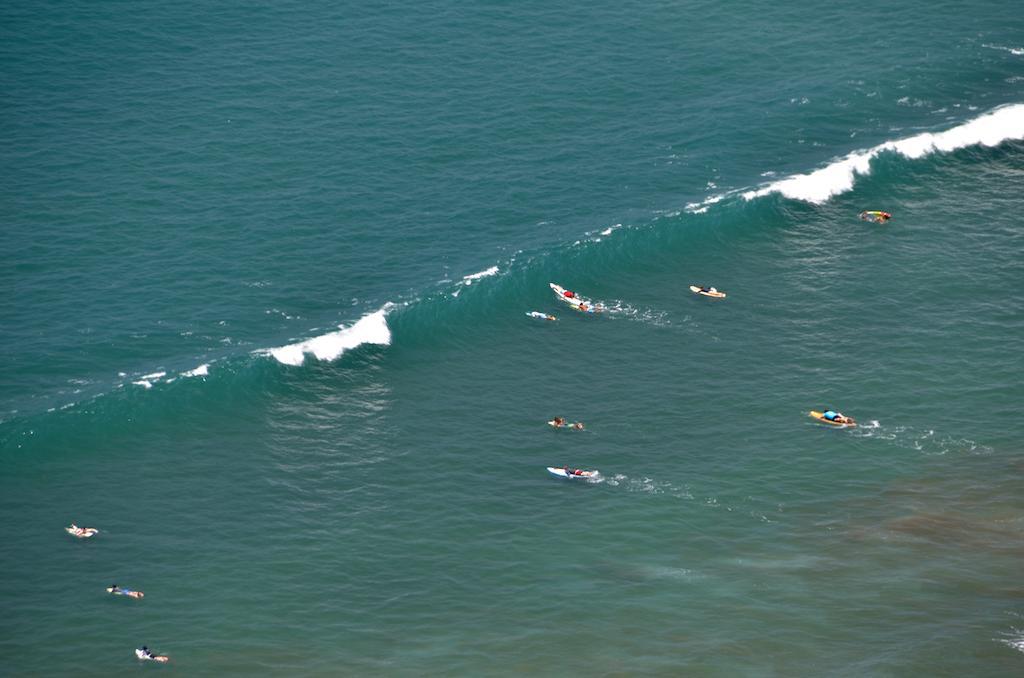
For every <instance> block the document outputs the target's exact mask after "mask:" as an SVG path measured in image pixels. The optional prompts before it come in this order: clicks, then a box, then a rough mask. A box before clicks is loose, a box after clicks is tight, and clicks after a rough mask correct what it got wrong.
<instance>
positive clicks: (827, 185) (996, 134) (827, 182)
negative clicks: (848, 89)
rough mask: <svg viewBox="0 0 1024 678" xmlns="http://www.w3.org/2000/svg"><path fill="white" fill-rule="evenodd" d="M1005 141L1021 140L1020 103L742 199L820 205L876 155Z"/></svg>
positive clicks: (1023, 116) (918, 154) (848, 185)
mask: <svg viewBox="0 0 1024 678" xmlns="http://www.w3.org/2000/svg"><path fill="white" fill-rule="evenodd" d="M1009 139H1024V104H1012V105H1009V106H1003V107H1001V108H997V109H995V110H994V111H991V112H989V113H986V114H984V115H982V116H979V117H977V118H975V119H974V120H970V121H968V122H965V123H964V124H962V125H958V126H957V127H953V128H952V129H948V130H946V131H945V132H937V133H934V134H933V133H931V132H925V133H923V134H918V135H916V136H912V137H907V138H905V139H897V140H896V141H886V142H885V143H883V144H879V145H878V146H875V147H874V148H869V149H867V150H861V151H854V152H852V153H850V154H848V155H846V156H845V157H843V158H841V159H839V160H836V161H835V162H833V163H831V164H829V165H826V166H825V167H822V168H821V169H818V170H815V171H814V172H810V173H809V174H794V175H793V176H790V177H786V178H785V179H781V180H779V181H775V182H772V183H770V184H768V185H766V186H764V187H762V188H758V189H754V190H750V191H747V192H745V193H744V194H743V197H744V198H745V199H747V200H753V199H754V198H759V197H761V196H765V195H769V194H771V193H781V194H782V195H784V196H786V197H787V198H791V199H793V200H803V201H805V202H810V203H814V204H818V205H820V204H822V203H824V202H827V201H828V200H829V198H831V197H832V196H834V195H839V194H840V193H845V192H847V191H849V190H850V189H852V188H853V184H854V182H855V181H856V178H857V175H868V174H870V173H871V161H872V160H873V159H874V158H875V157H877V156H878V155H879V154H880V153H883V152H886V151H892V152H895V153H898V154H900V155H902V156H904V157H906V158H910V159H917V158H922V157H924V156H926V155H930V154H932V153H937V152H943V153H948V152H950V151H955V150H957V149H960V148H966V147H968V146H976V145H979V144H980V145H982V146H997V145H999V144H1000V143H1002V142H1004V141H1007V140H1009ZM705 202H707V201H705Z"/></svg>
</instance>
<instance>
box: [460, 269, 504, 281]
mask: <svg viewBox="0 0 1024 678" xmlns="http://www.w3.org/2000/svg"><path fill="white" fill-rule="evenodd" d="M497 274H498V267H497V266H491V267H490V268H489V269H487V270H486V271H480V272H479V273H473V274H471V275H464V276H462V284H463V285H472V284H473V281H474V280H479V279H480V278H486V277H488V276H492V275H497Z"/></svg>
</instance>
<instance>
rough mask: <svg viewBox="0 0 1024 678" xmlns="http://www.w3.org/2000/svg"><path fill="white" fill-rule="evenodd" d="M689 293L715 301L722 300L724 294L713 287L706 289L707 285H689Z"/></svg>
mask: <svg viewBox="0 0 1024 678" xmlns="http://www.w3.org/2000/svg"><path fill="white" fill-rule="evenodd" d="M690 291H691V292H693V293H694V294H700V295H702V296H705V297H714V298H715V299H724V298H725V292H719V291H718V290H717V289H716V288H714V287H708V286H707V285H701V286H699V287H698V286H697V285H690Z"/></svg>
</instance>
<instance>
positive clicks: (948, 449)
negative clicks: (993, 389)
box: [848, 420, 993, 455]
mask: <svg viewBox="0 0 1024 678" xmlns="http://www.w3.org/2000/svg"><path fill="white" fill-rule="evenodd" d="M848 430H849V431H850V433H851V435H854V436H857V437H860V438H874V439H877V440H883V441H886V442H889V443H891V444H893V445H895V446H896V447H899V448H902V449H905V450H913V451H915V452H921V453H922V454H927V455H945V454H949V453H952V454H990V453H992V452H993V450H992V448H991V447H990V446H988V445H985V444H982V443H979V442H978V441H976V440H971V439H969V438H956V437H954V436H951V435H948V434H944V433H936V432H935V431H934V430H932V429H928V430H926V431H923V430H920V429H915V428H913V427H911V426H883V425H882V424H880V423H879V422H878V421H877V420H872V421H871V422H870V423H869V424H866V425H862V426H859V427H857V428H855V429H848Z"/></svg>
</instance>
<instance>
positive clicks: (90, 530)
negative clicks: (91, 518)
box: [64, 523, 99, 539]
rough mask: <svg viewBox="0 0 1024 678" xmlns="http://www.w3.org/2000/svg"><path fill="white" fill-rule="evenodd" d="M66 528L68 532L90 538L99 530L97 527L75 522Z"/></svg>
mask: <svg viewBox="0 0 1024 678" xmlns="http://www.w3.org/2000/svg"><path fill="white" fill-rule="evenodd" d="M64 529H65V530H67V532H68V534H70V535H73V536H75V537H78V538H79V539H88V538H89V537H91V536H93V535H94V534H96V533H97V532H99V530H97V529H96V528H95V527H79V526H78V525H75V524H74V523H71V525H69V526H68V527H65V528H64Z"/></svg>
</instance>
